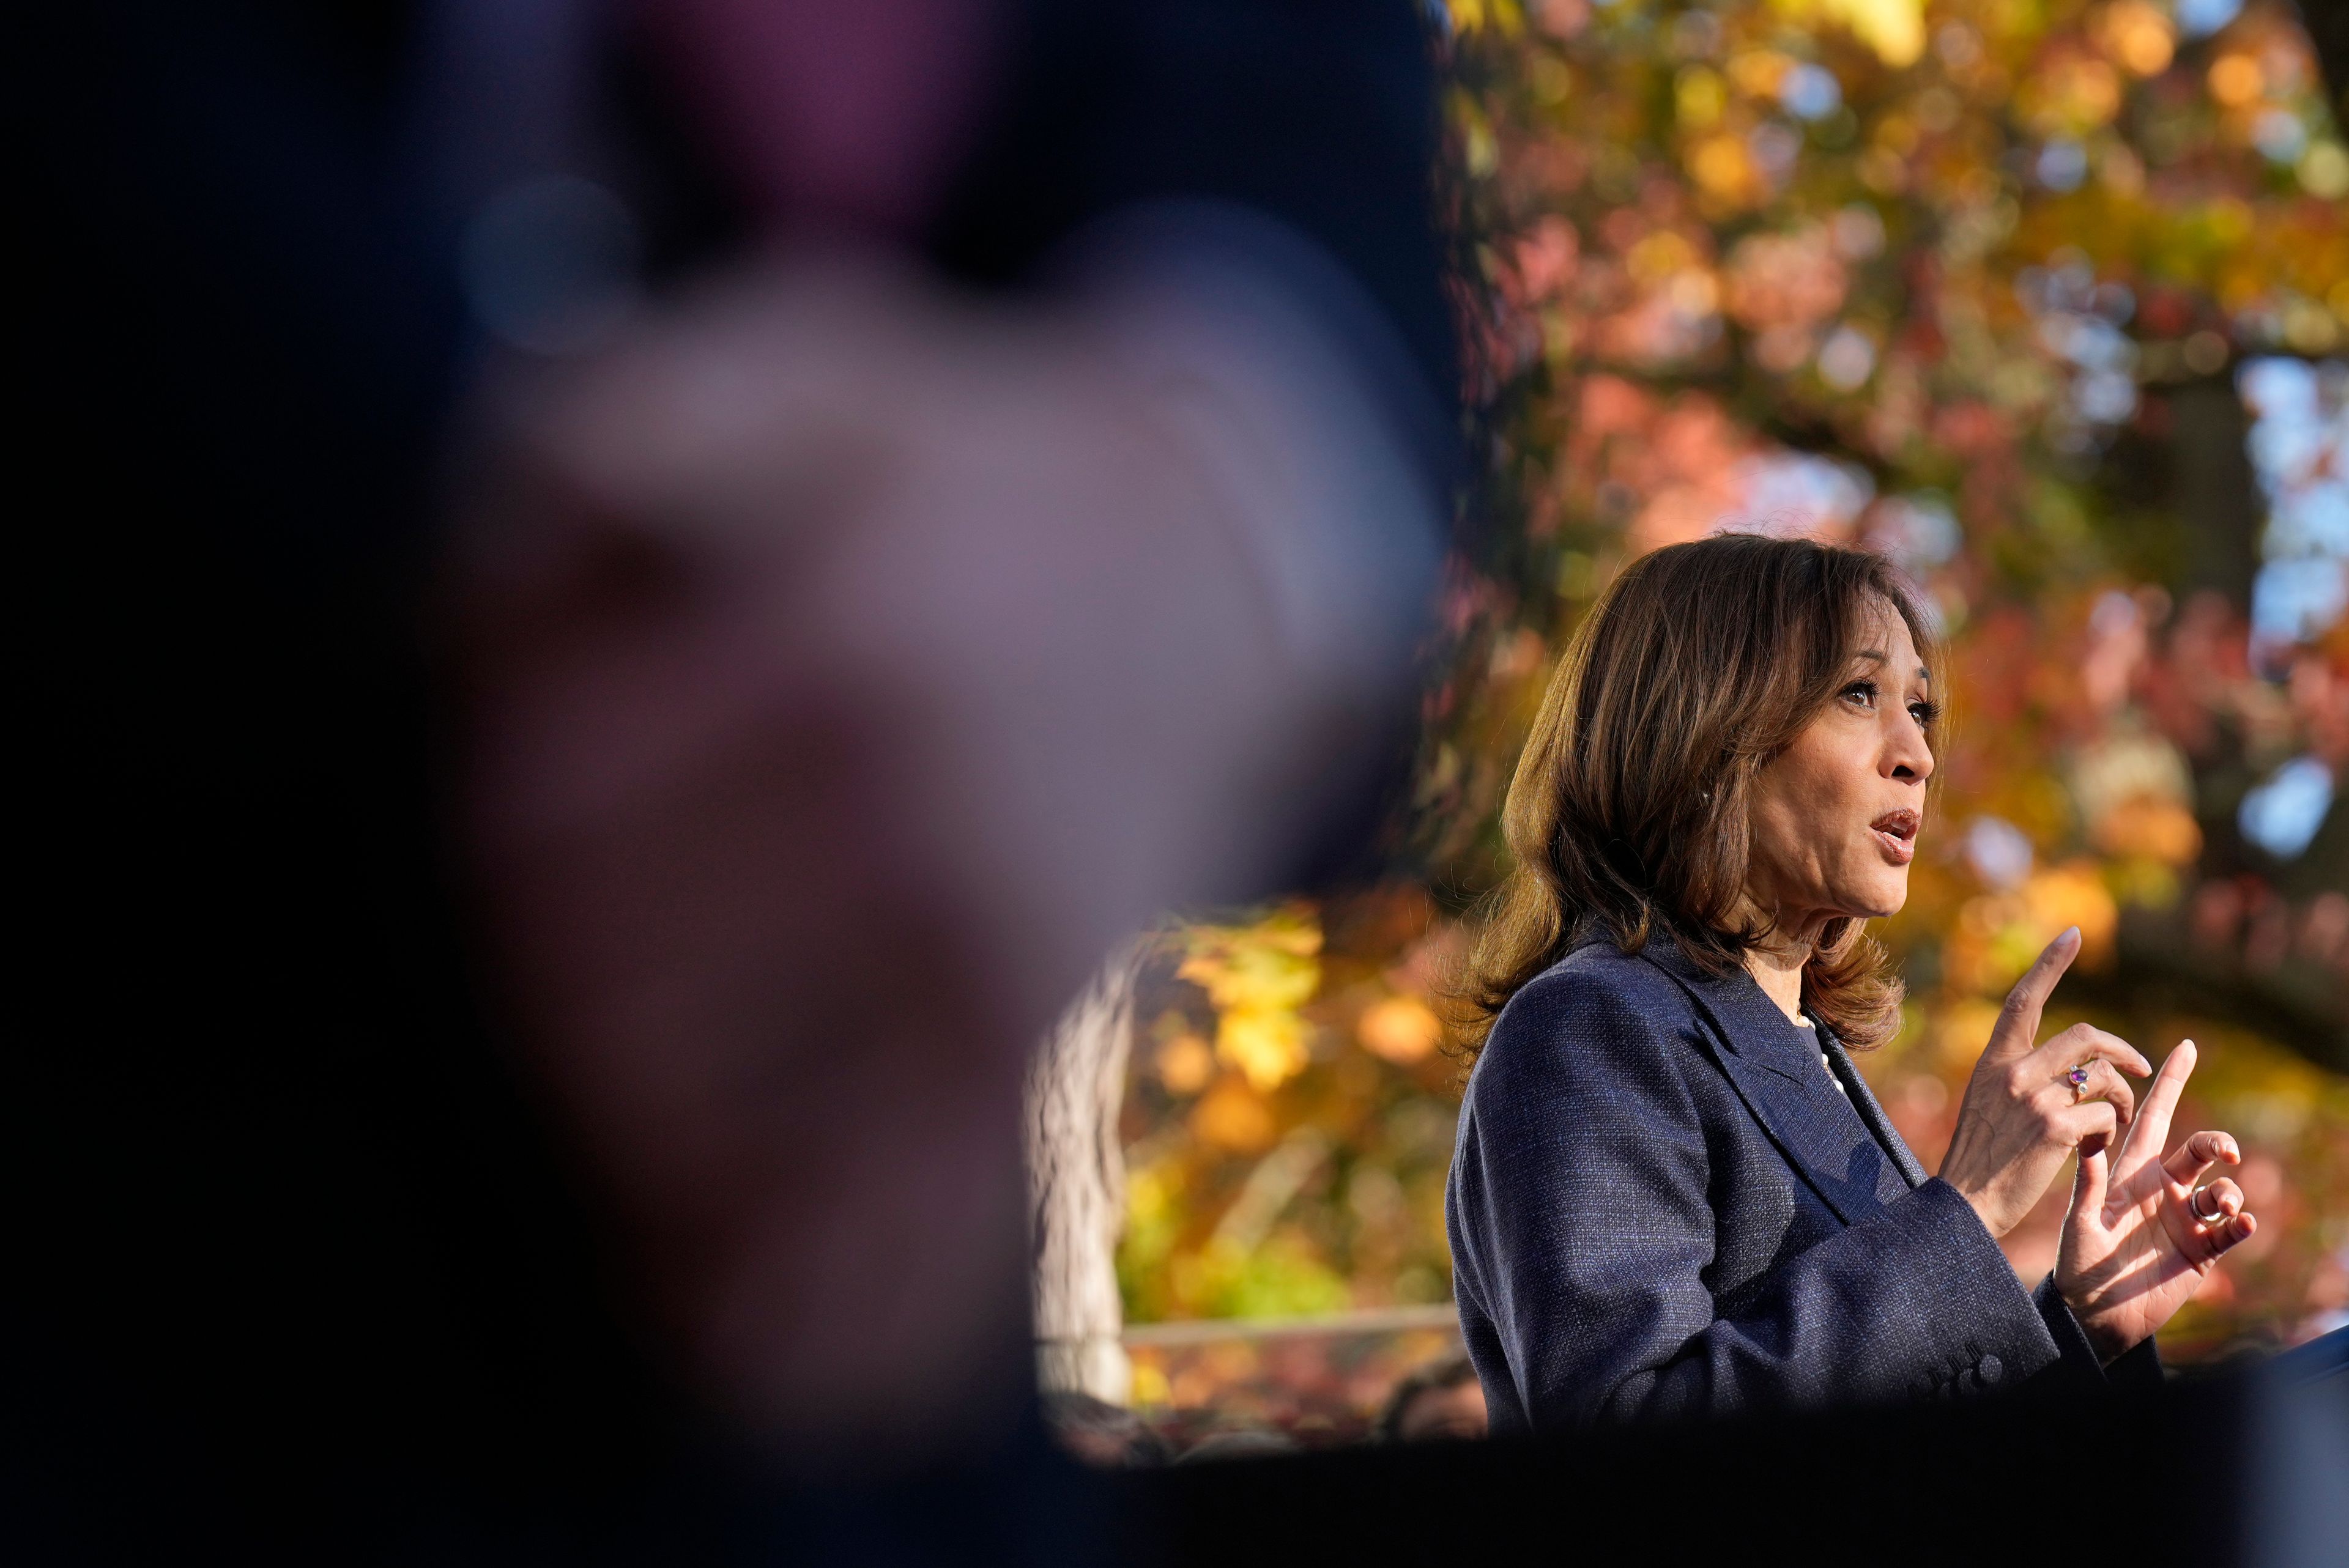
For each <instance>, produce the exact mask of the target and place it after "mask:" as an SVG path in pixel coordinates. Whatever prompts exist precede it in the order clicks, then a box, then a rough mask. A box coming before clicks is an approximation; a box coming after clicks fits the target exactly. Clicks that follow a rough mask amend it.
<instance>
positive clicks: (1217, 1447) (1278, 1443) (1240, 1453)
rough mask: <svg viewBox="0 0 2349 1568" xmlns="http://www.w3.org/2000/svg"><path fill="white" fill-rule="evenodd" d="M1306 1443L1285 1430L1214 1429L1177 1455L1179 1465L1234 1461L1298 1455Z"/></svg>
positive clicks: (1176, 1461) (1176, 1459)
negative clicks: (1216, 1430)
mask: <svg viewBox="0 0 2349 1568" xmlns="http://www.w3.org/2000/svg"><path fill="white" fill-rule="evenodd" d="M1304 1451H1305V1449H1304V1445H1303V1444H1301V1443H1299V1441H1298V1440H1297V1439H1295V1438H1292V1437H1290V1436H1289V1435H1288V1433H1286V1432H1276V1431H1271V1430H1268V1429H1249V1430H1246V1431H1232V1432H1215V1433H1211V1434H1210V1435H1208V1436H1206V1437H1204V1438H1201V1439H1199V1440H1198V1441H1197V1442H1195V1443H1193V1444H1192V1445H1191V1446H1190V1447H1189V1448H1187V1449H1184V1450H1183V1452H1182V1453H1181V1454H1180V1455H1178V1456H1176V1458H1175V1460H1174V1462H1175V1463H1176V1464H1178V1465H1206V1464H1222V1463H1226V1462H1228V1461H1229V1460H1263V1459H1271V1458H1273V1457H1275V1456H1277V1455H1280V1454H1299V1453H1303V1452H1304Z"/></svg>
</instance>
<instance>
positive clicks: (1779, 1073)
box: [1642, 941, 1902, 1225]
mask: <svg viewBox="0 0 2349 1568" xmlns="http://www.w3.org/2000/svg"><path fill="white" fill-rule="evenodd" d="M1642 956H1643V957H1645V958H1647V959H1648V961H1649V962H1650V963H1651V964H1654V965H1656V967H1657V968H1659V969H1661V970H1662V971H1663V972H1664V973H1665V974H1667V975H1671V977H1672V979H1673V980H1674V981H1676V982H1678V983H1679V985H1680V986H1681V988H1682V990H1684V991H1686V992H1687V993H1688V994H1689V995H1690V996H1691V997H1692V999H1693V1000H1694V1001H1695V1002H1696V1005H1697V1006H1698V1008H1699V1009H1700V1010H1701V1011H1702V1013H1703V1014H1704V1016H1705V1017H1706V1018H1707V1019H1708V1021H1710V1022H1711V1023H1712V1025H1713V1031H1714V1033H1715V1034H1716V1036H1717V1037H1718V1043H1719V1044H1720V1046H1721V1047H1723V1048H1722V1049H1721V1051H1720V1052H1719V1053H1718V1056H1717V1057H1716V1059H1717V1060H1718V1061H1719V1062H1720V1064H1721V1069H1722V1072H1723V1075H1725V1076H1726V1077H1727V1078H1728V1079H1729V1081H1730V1083H1731V1085H1732V1086H1733V1088H1735V1089H1736V1090H1737V1094H1738V1098H1739V1099H1743V1100H1744V1102H1745V1106H1746V1109H1749V1110H1751V1111H1752V1112H1753V1113H1754V1119H1755V1120H1756V1121H1759V1122H1760V1123H1761V1124H1762V1127H1763V1130H1764V1131H1765V1132H1767V1133H1768V1134H1769V1136H1770V1140H1771V1141H1772V1142H1773V1143H1775V1144H1776V1145H1777V1147H1778V1151H1779V1152H1780V1153H1781V1154H1783V1155H1785V1158H1786V1162H1787V1163H1788V1164H1789V1165H1792V1166H1793V1167H1794V1168H1795V1171H1796V1172H1798V1173H1799V1174H1800V1175H1801V1176H1802V1178H1803V1180H1804V1181H1806V1183H1808V1184H1809V1186H1810V1187H1811V1189H1812V1191H1816V1193H1817V1194H1818V1195H1819V1199H1820V1201H1821V1202H1824V1203H1826V1206H1827V1207H1828V1208H1830V1209H1832V1210H1834V1211H1835V1212H1836V1214H1837V1216H1838V1217H1839V1218H1840V1219H1842V1221H1843V1222H1844V1223H1846V1224H1847V1225H1856V1224H1858V1223H1859V1222H1862V1221H1864V1220H1867V1219H1869V1218H1872V1217H1873V1216H1875V1215H1877V1214H1878V1213H1880V1212H1883V1208H1884V1200H1883V1197H1882V1196H1881V1194H1882V1193H1884V1192H1885V1191H1887V1190H1888V1189H1889V1190H1891V1191H1898V1188H1899V1182H1900V1181H1901V1179H1902V1178H1901V1176H1899V1175H1896V1174H1895V1172H1894V1169H1893V1167H1892V1166H1891V1164H1890V1162H1889V1161H1888V1159H1887V1158H1886V1155H1885V1152H1884V1150H1883V1148H1882V1147H1879V1146H1878V1142H1877V1140H1876V1137H1875V1135H1874V1134H1873V1133H1872V1132H1871V1130H1870V1129H1869V1127H1868V1123H1867V1122H1865V1121H1863V1120H1862V1119H1861V1115H1860V1112H1859V1111H1858V1110H1857V1104H1856V1102H1855V1101H1852V1100H1847V1099H1846V1098H1845V1097H1844V1096H1843V1095H1841V1094H1838V1093H1837V1092H1836V1087H1835V1085H1834V1083H1833V1082H1831V1081H1829V1079H1828V1077H1827V1071H1826V1068H1822V1067H1821V1066H1820V1065H1819V1049H1820V1047H1818V1046H1817V1045H1816V1044H1814V1043H1813V1041H1812V1039H1811V1036H1810V1031H1808V1030H1806V1029H1798V1028H1796V1027H1795V1026H1794V1025H1792V1024H1790V1023H1788V1022H1787V1021H1786V1016H1785V1014H1784V1013H1781V1012H1780V1011H1778V1006H1777V1004H1776V1003H1775V1002H1773V1001H1771V1000H1770V998H1769V997H1768V996H1766V995H1764V994H1763V991H1762V987H1761V986H1760V985H1756V984H1755V983H1754V977H1753V976H1752V975H1748V974H1746V973H1745V972H1744V970H1738V971H1735V972H1733V973H1731V974H1728V975H1707V974H1705V973H1704V972H1703V971H1702V970H1701V969H1699V968H1698V967H1697V966H1696V965H1694V964H1692V963H1691V962H1689V960H1688V959H1687V958H1685V957H1684V956H1682V954H1681V952H1680V950H1679V949H1678V948H1677V947H1675V946H1672V945H1671V944H1670V943H1668V942H1662V941H1654V942H1651V943H1650V944H1649V945H1648V947H1647V949H1646V950H1645V951H1644V953H1643V954H1642ZM1877 1114H1878V1116H1881V1115H1882V1114H1883V1113H1882V1110H1881V1109H1880V1108H1879V1109H1878V1112H1877Z"/></svg>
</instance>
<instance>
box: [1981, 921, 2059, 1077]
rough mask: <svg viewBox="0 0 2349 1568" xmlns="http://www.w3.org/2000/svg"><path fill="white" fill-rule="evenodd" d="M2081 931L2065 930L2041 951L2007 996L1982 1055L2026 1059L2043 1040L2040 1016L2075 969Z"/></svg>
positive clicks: (1996, 1059) (2005, 1058) (1991, 1057)
mask: <svg viewBox="0 0 2349 1568" xmlns="http://www.w3.org/2000/svg"><path fill="white" fill-rule="evenodd" d="M2079 953H2080V928H2079V927H2078V926H2076V925H2070V926H2066V927H2064V929H2063V930H2062V931H2061V932H2059V933H2057V934H2056V937H2055V940H2054V941H2053V942H2051V943H2049V944H2047V945H2046V946H2045V947H2044V948H2042V949H2040V952H2039V956H2038V957H2037V958H2036V959H2035V960H2033V963H2032V965H2031V967H2030V968H2029V969H2026V970H2024V971H2023V978H2022V979H2020V980H2017V981H2016V982H2015V983H2014V989H2013V990H2012V991H2009V992H2008V993H2007V994H2006V1006H2004V1007H2002V1008H2001V1009H2000V1010H1999V1015H1998V1024H1997V1026H1995V1027H1993V1028H1992V1030H1991V1032H1990V1045H1989V1046H1988V1047H1986V1048H1985V1049H1984V1050H1983V1052H1982V1055H1983V1056H1985V1057H1989V1058H1990V1059H1991V1060H1992V1061H2005V1060H2009V1059H2012V1058H2013V1057H2019V1056H2022V1055H2023V1054H2024V1053H2025V1052H2027V1051H2029V1050H2030V1049H2031V1042H2032V1041H2033V1040H2035V1039H2037V1038H2038V1037H2039V1015H2040V1013H2041V1011H2042V1010H2043V1009H2044V1007H2045V1006H2047V998H2048V996H2049V995H2051V994H2052V993H2053V992H2054V989H2055V982H2056V981H2058V980H2061V979H2062V978H2063V977H2064V971H2065V970H2066V969H2069V968H2070V967H2072V960H2073V959H2074V958H2075V957H2077V956H2079Z"/></svg>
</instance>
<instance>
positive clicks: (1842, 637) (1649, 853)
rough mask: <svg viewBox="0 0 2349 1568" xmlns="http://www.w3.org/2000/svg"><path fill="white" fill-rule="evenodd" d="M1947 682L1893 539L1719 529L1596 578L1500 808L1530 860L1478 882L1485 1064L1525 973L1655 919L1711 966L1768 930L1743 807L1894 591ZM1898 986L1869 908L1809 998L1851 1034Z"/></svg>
mask: <svg viewBox="0 0 2349 1568" xmlns="http://www.w3.org/2000/svg"><path fill="white" fill-rule="evenodd" d="M1888 606H1889V608H1891V609H1892V610H1893V611H1894V612H1895V613H1897V614H1899V616H1900V618H1901V619H1902V620H1903V621H1905V622H1906V623H1908V626H1909V635H1910V636H1911V637H1912V638H1914V639H1915V641H1916V645H1917V651H1918V653H1919V655H1920V657H1921V658H1922V660H1923V662H1924V665H1925V667H1926V669H1927V670H1928V671H1930V674H1931V676H1932V685H1933V687H1934V690H1935V691H1936V692H1937V693H1938V692H1940V690H1941V689H1942V686H1943V683H1942V678H1941V676H1942V668H1943V665H1942V658H1941V650H1940V643H1939V640H1938V639H1937V638H1936V637H1935V636H1934V635H1933V634H1932V631H1931V628H1930V624H1929V623H1928V622H1927V620H1926V618H1925V615H1924V613H1923V611H1922V609H1921V608H1920V604H1919V603H1918V600H1917V596H1916V592H1915V590H1914V589H1913V588H1911V587H1910V586H1909V583H1908V582H1907V581H1906V580H1905V579H1904V578H1903V577H1902V576H1901V575H1900V573H1899V571H1898V570H1897V569H1896V568H1895V567H1894V566H1893V565H1892V563H1891V562H1889V561H1887V560H1886V559H1885V558H1884V557H1883V556H1881V555H1878V554H1875V553H1873V552H1868V551H1864V550H1847V549H1841V548H1838V547H1837V546H1834V545H1826V544H1818V543H1815V542H1811V541H1808V540H1792V539H1772V538H1766V537H1763V536H1760V535H1756V534H1742V533H1724V534H1716V535H1714V536H1713V537H1712V538H1710V539H1704V540H1700V541H1698V542H1694V543H1690V544H1675V545H1671V546H1668V547H1666V548H1664V549H1662V550H1658V551H1655V552H1651V553H1650V554H1647V555H1644V556H1641V557H1640V559H1639V560H1637V561H1635V562H1632V563H1631V564H1630V566H1628V567H1626V568H1625V569H1624V570H1623V572H1622V573H1621V574H1620V575H1619V576H1618V577H1617V578H1616V579H1615V581H1614V582H1613V583H1610V584H1609V586H1608V588H1607V591H1606V592H1605V593H1603V594H1601V595H1600V596H1599V603H1597V604H1596V605H1595V606H1593V607H1592V609H1591V612H1590V614H1589V615H1588V617H1587V618H1586V619H1585V620H1584V621H1583V623H1582V625H1581V627H1580V629H1579V630H1578V631H1577V632H1576V634H1575V636H1574V640H1573V641H1572V642H1571V643H1570V644H1569V645H1568V647H1567V651H1566V656H1565V658H1564V660H1563V661H1561V662H1560V664H1559V665H1558V668H1557V675H1556V676H1553V677H1552V678H1551V681H1550V684H1549V690H1548V692H1547V694H1546V695H1545V696H1543V698H1542V706H1541V712H1540V713H1539V715H1538V716H1537V717H1536V718H1535V720H1534V725H1533V730H1532V733H1531V734H1530V735H1528V736H1527V737H1526V748H1525V750H1524V752H1523V753H1522V754H1521V755H1520V756H1519V757H1518V758H1517V771H1516V777H1515V778H1514V779H1511V781H1510V784H1509V794H1508V799H1507V800H1506V803H1505V804H1504V805H1503V807H1502V809H1501V828H1502V833H1503V836H1504V837H1505V838H1506V841H1507V842H1508V846H1509V850H1510V852H1511V854H1512V856H1513V857H1514V860H1515V862H1516V863H1515V865H1514V867H1513V868H1512V869H1511V871H1510V872H1509V874H1508V875H1507V877H1506V879H1504V880H1503V882H1501V884H1500V886H1499V887H1497V888H1495V890H1494V891H1493V892H1492V894H1491V895H1490V897H1489V898H1488V899H1487V900H1486V901H1485V907H1484V911H1483V919H1482V921H1481V923H1480V929H1479V931H1478V934H1477V937H1476V941H1475V946H1474V948H1473V949H1472V950H1471V953H1470V954H1469V957H1468V961H1467V964H1466V965H1465V967H1464V970H1463V972H1462V974H1461V975H1460V977H1459V983H1458V985H1457V986H1456V987H1455V994H1456V1000H1457V1001H1458V1002H1459V1003H1460V1004H1462V1006H1461V1016H1459V1018H1458V1019H1457V1020H1456V1021H1457V1022H1458V1023H1459V1024H1460V1025H1461V1028H1460V1036H1461V1039H1462V1044H1463V1045H1464V1055H1465V1057H1467V1059H1468V1060H1469V1061H1471V1062H1473V1061H1474V1060H1475V1055H1476V1053H1477V1052H1478V1051H1479V1050H1481V1049H1482V1048H1483V1047H1484V1043H1485V1036H1486V1035H1487V1034H1488V1033H1489V1032H1490V1031H1491V1029H1492V1026H1493V1020H1494V1019H1495V1018H1496V1017H1498V1016H1499V1015H1500V1011H1501V1009H1502V1007H1503V1006H1506V1005H1507V1003H1508V1000H1509V998H1510V997H1511V996H1513V995H1516V992H1517V990H1518V988H1519V987H1520V986H1522V985H1525V984H1526V982H1527V981H1529V980H1531V979H1533V978H1534V976H1536V975H1539V974H1540V973H1541V972H1542V971H1543V970H1545V969H1547V968H1548V967H1549V966H1550V965H1552V964H1554V963H1556V962H1557V960H1558V959H1559V958H1562V957H1564V956H1565V955H1566V954H1568V953H1569V952H1571V951H1572V950H1574V949H1575V948H1577V947H1579V946H1581V945H1583V944H1586V943H1588V942H1593V941H1599V940H1602V939H1603V940H1610V941H1612V942H1613V943H1614V944H1616V945H1617V946H1618V947H1619V948H1620V949H1621V950H1622V951H1624V952H1625V953H1637V952H1638V951H1640V948H1641V947H1643V946H1645V945H1646V944H1647V943H1648V942H1649V940H1650V939H1651V937H1653V936H1654V935H1656V934H1658V933H1660V932H1661V933H1663V934H1667V935H1669V936H1670V937H1671V940H1672V941H1673V942H1675V943H1677V944H1679V946H1680V949H1681V951H1682V953H1684V954H1687V955H1688V956H1689V958H1690V959H1691V960H1692V962H1694V963H1695V964H1696V965H1699V966H1700V967H1702V968H1703V969H1704V970H1706V971H1707V972H1709V973H1713V974H1722V973H1725V972H1727V971H1729V970H1731V969H1734V968H1737V967H1739V966H1741V965H1743V963H1744V954H1745V952H1746V951H1747V950H1748V949H1749V948H1751V947H1753V946H1754V944H1757V943H1758V942H1760V941H1761V940H1763V938H1764V937H1765V936H1766V935H1768V929H1767V927H1766V926H1764V925H1758V924H1754V923H1749V922H1745V921H1742V920H1741V919H1740V916H1739V914H1738V910H1737V905H1738V897H1739V894H1740V892H1741V891H1742V890H1743V888H1744V883H1745V870H1746V856H1747V852H1748V844H1747V837H1746V835H1747V821H1746V804H1747V799H1748V796H1749V793H1750V791H1751V789H1752V786H1753V781H1754V775H1755V774H1756V773H1757V772H1759V771H1760V769H1762V767H1763V765H1764V763H1766V762H1768V761H1769V760H1770V759H1771V758H1774V757H1775V756H1777V755H1778V753H1779V752H1781V751H1782V750H1784V749H1785V748H1786V747H1787V746H1788V745H1789V744H1791V743H1792V742H1793V740H1794V739H1795V737H1796V736H1798V735H1800V734H1801V733H1802V731H1803V729H1804V728H1805V727H1806V726H1807V725H1808V724H1809V723H1810V722H1811V720H1812V719H1813V718H1815V717H1817V716H1818V714H1819V713H1820V711H1821V710H1822V709H1824V708H1825V707H1826V705H1827V704H1828V703H1830V702H1832V701H1833V700H1834V699H1835V696H1836V693H1837V691H1838V690H1839V689H1841V686H1842V685H1843V681H1844V676H1845V675H1846V673H1847V671H1848V670H1849V668H1850V665H1851V659H1852V655H1854V654H1855V653H1856V652H1857V651H1858V649H1859V647H1860V646H1861V642H1862V639H1863V638H1864V637H1865V636H1866V634H1867V633H1868V630H1869V628H1870V627H1871V625H1873V624H1877V621H1878V616H1880V615H1881V614H1882V613H1883V611H1884V609H1885V608H1886V607H1888ZM1900 998H1901V985H1900V981H1899V977H1898V976H1897V975H1894V974H1893V973H1892V970H1891V965H1890V962H1889V958H1888V957H1887V955H1886V954H1885V952H1884V949H1883V948H1882V947H1881V946H1880V945H1878V944H1877V943H1876V942H1875V940H1874V939H1872V938H1870V937H1869V936H1868V935H1867V934H1866V933H1865V932H1864V931H1863V930H1862V929H1861V922H1859V921H1857V920H1852V919H1847V920H1837V921H1834V922H1831V923H1829V924H1828V926H1827V927H1826V931H1825V932H1824V933H1822V934H1821V937H1820V940H1819V943H1818V945H1817V947H1816V949H1815V950H1814V951H1813V953H1812V955H1811V958H1810V960H1809V962H1808V963H1806V965H1804V967H1803V1000H1804V1003H1805V1005H1806V1006H1808V1007H1809V1008H1810V1010H1811V1012H1812V1013H1813V1014H1814V1015H1815V1016H1817V1017H1818V1018H1819V1019H1820V1020H1821V1021H1822V1022H1824V1023H1825V1024H1826V1026H1828V1027H1829V1028H1831V1029H1833V1030H1834V1031H1835V1032H1836V1034H1837V1036H1838V1037H1840V1038H1841V1039H1842V1040H1843V1041H1844V1042H1845V1044H1847V1046H1851V1047H1857V1048H1866V1047H1871V1046H1877V1045H1881V1044H1882V1043H1883V1042H1884V1041H1886V1040H1887V1039H1889V1038H1890V1037H1891V1036H1892V1034H1893V1033H1894V1031H1895V1030H1896V1029H1897V1028H1898V1026H1899V1016H1900Z"/></svg>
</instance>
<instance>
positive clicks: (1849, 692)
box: [1843, 681, 1876, 707]
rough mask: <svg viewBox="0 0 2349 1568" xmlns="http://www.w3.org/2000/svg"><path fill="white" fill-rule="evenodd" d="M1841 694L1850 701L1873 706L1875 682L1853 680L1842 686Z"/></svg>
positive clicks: (1874, 701)
mask: <svg viewBox="0 0 2349 1568" xmlns="http://www.w3.org/2000/svg"><path fill="white" fill-rule="evenodd" d="M1843 695H1844V696H1847V697H1848V698H1850V699H1851V700H1852V701H1854V702H1857V703H1861V704H1864V705H1866V706H1868V707H1874V706H1875V705H1876V683H1875V682H1874V681H1854V682H1852V683H1851V685H1849V686H1846V687H1844V688H1843Z"/></svg>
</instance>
